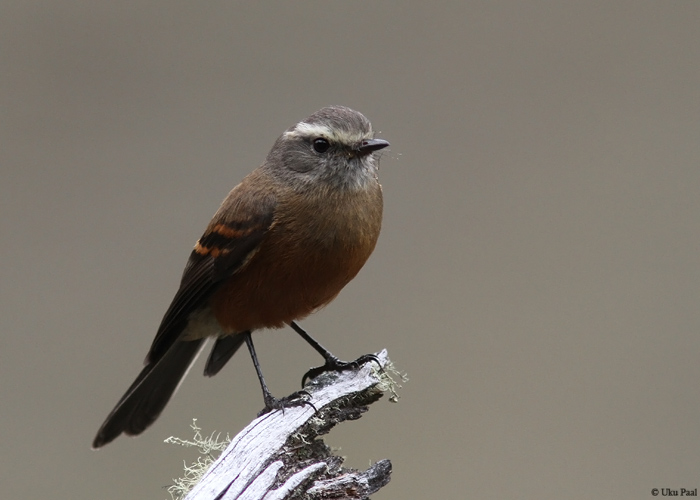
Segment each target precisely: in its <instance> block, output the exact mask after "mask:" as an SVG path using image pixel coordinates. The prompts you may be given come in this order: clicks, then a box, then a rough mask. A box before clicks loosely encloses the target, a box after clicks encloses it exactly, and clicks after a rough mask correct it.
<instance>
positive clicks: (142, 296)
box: [0, 0, 700, 500]
mask: <svg viewBox="0 0 700 500" xmlns="http://www.w3.org/2000/svg"><path fill="white" fill-rule="evenodd" d="M698 26H700V2H697V1H695V0H691V1H678V2H658V1H639V0H634V1H632V0H629V1H624V0H620V1H615V2H610V1H596V2H547V1H536V2H520V1H504V2H443V3H431V2H418V1H410V2H409V1H406V2H373V3H363V2H342V3H341V2H333V3H329V2H293V3H292V2H289V3H281V2H275V3H272V2H271V3H263V2H259V3H252V2H251V3H244V2H237V1H231V0H229V1H226V2H206V3H202V2H167V1H163V0H138V1H120V2H105V1H98V2H91V1H73V0H67V1H63V2H37V1H31V0H22V1H13V0H6V1H4V2H2V4H0V47H2V48H1V49H0V93H1V94H0V99H1V101H0V105H1V107H2V113H1V117H0V120H1V123H0V126H1V133H0V142H1V143H0V169H1V170H0V192H1V196H0V204H1V205H0V228H1V231H2V233H1V234H2V245H1V247H2V259H0V283H1V286H0V398H1V399H0V400H1V404H0V421H1V422H2V424H3V432H2V433H1V435H0V464H1V466H0V484H2V490H3V496H5V497H6V498H54V499H68V498H104V499H117V498H144V499H145V498H152V499H165V498H169V495H168V493H167V491H166V490H165V489H164V487H165V486H167V485H169V484H171V482H172V478H173V477H177V476H179V475H180V473H181V470H182V463H183V460H191V459H193V458H194V455H193V454H192V453H191V452H190V451H189V450H184V449H181V448H178V447H176V446H174V445H168V444H164V443H163V440H164V439H165V438H167V437H168V436H171V435H176V436H180V437H189V436H191V434H192V433H191V430H190V428H189V425H190V423H191V420H192V418H193V417H196V418H198V423H199V425H200V426H201V427H202V428H203V432H204V433H210V432H212V431H214V430H217V431H222V432H224V433H226V432H228V433H230V434H231V435H234V434H236V433H237V432H238V431H239V430H240V429H242V428H243V427H244V426H245V425H246V424H247V423H248V422H249V421H250V420H251V419H252V418H253V417H254V416H255V414H256V412H257V411H258V410H260V409H261V407H262V397H261V394H260V390H259V386H258V383H257V380H256V378H255V372H254V370H253V367H252V363H251V362H250V359H249V358H248V356H247V354H246V353H245V352H242V353H241V354H239V355H237V356H236V357H235V358H234V359H233V360H232V362H231V363H229V366H227V367H226V368H225V369H224V370H223V371H222V373H220V374H219V375H218V376H217V377H215V378H213V379H205V378H204V377H202V376H201V370H202V368H203V359H200V361H199V363H198V364H197V366H195V368H194V369H193V370H192V372H191V373H190V375H189V376H188V378H187V379H186V380H185V383H184V384H183V385H182V387H181V389H180V391H179V392H178V394H177V395H176V396H175V398H174V399H173V400H172V401H171V403H170V405H169V406H168V407H167V408H166V410H165V412H164V414H163V415H162V417H161V418H160V419H159V420H158V422H157V423H156V424H155V425H154V426H153V427H152V428H151V429H149V430H148V431H147V432H146V433H145V434H144V435H142V436H141V437H139V438H137V439H128V438H124V437H122V438H119V439H118V440H117V441H115V442H114V443H112V444H110V445H109V446H107V447H106V448H104V449H103V450H101V451H99V452H94V451H91V450H90V443H91V441H92V438H93V437H94V434H95V432H96V431H97V429H98V427H99V425H100V424H101V423H102V421H103V419H104V418H105V416H106V415H107V413H108V412H109V411H110V410H111V409H112V407H113V405H114V404H115V403H116V401H117V400H118V398H119V397H120V396H121V395H122V393H123V392H124V390H125V389H126V388H127V387H128V386H129V384H130V383H131V382H132V380H133V379H134V377H135V376H136V374H137V373H138V371H139V370H140V368H141V366H142V365H141V363H142V360H143V358H144V356H145V354H146V351H147V350H148V347H149V346H150V343H151V340H152V338H153V336H154V334H155V331H156V328H157V327H158V324H159V322H160V319H161V317H162V315H163V313H164V312H165V309H166V308H167V306H168V305H169V303H170V300H171V298H172V296H173V294H174V293H175V291H176V289H177V286H178V283H179V279H180V275H181V272H182V269H183V267H184V264H185V261H186V259H187V257H188V255H189V252H190V250H191V248H192V245H193V244H194V242H195V241H196V240H197V238H199V236H200V235H201V233H202V231H203V230H204V227H205V226H206V224H207V222H208V221H209V219H210V217H211V215H212V214H213V213H214V211H215V210H216V209H217V207H218V205H219V203H220V202H221V200H222V199H223V198H224V197H225V196H226V194H227V193H228V191H229V190H230V189H231V188H232V187H233V186H234V185H235V184H236V183H238V181H240V179H241V178H242V177H243V176H244V175H246V174H247V173H248V172H249V171H251V170H252V169H253V168H254V167H256V166H257V165H258V164H259V163H260V162H261V161H262V160H263V158H264V157H265V155H266V153H267V151H268V150H269V148H270V146H271V145H272V143H273V142H274V140H275V139H276V138H277V136H279V135H280V134H281V133H282V131H284V129H285V128H287V127H289V126H290V125H293V124H295V123H296V122H298V121H300V120H302V119H304V118H305V117H306V116H308V115H309V114H311V113H312V112H314V111H316V110H317V109H319V108H321V107H323V106H326V105H329V104H343V105H346V106H350V107H352V108H355V109H357V110H359V111H361V112H363V113H364V114H365V115H367V116H368V117H369V118H370V120H372V122H373V124H374V127H375V129H376V130H378V131H380V133H379V135H378V136H379V137H381V138H384V139H387V140H389V141H390V142H391V149H390V151H388V152H386V154H384V156H383V159H382V165H381V172H380V176H381V181H382V184H383V186H384V193H385V218H384V228H383V232H382V235H381V238H380V241H379V244H378V247H377V249H376V251H375V253H374V255H373V256H372V258H371V259H370V261H369V262H368V264H367V265H366V266H365V268H364V269H363V271H362V272H361V273H360V275H359V276H358V277H357V278H356V279H355V280H354V281H353V282H352V283H351V284H350V285H349V286H348V287H347V288H346V289H345V290H344V291H343V293H341V294H340V296H339V297H338V299H337V300H336V301H335V302H334V303H333V304H331V305H330V306H329V307H327V308H326V309H325V310H323V311H321V312H320V313H318V314H316V315H314V316H312V317H311V318H309V319H308V320H306V321H305V322H303V325H304V326H305V327H307V328H308V329H309V331H310V332H312V333H313V334H314V335H315V336H316V338H318V339H319V341H321V342H322V343H323V344H324V345H326V346H327V347H329V348H330V349H331V350H332V351H333V352H334V353H335V354H336V355H338V356H340V357H342V358H344V359H354V358H355V357H357V356H359V355H361V354H363V353H367V352H374V351H378V350H380V349H382V348H387V349H388V350H389V354H390V356H391V358H392V359H393V361H394V362H395V363H396V365H397V366H398V367H399V369H401V370H402V371H405V372H407V373H408V376H409V377H410V381H409V382H408V383H406V384H404V388H403V389H402V390H401V391H400V395H401V399H400V401H399V403H398V404H390V403H389V402H388V401H386V399H385V400H383V401H380V402H378V403H377V404H375V405H374V406H373V408H372V410H371V411H370V412H369V413H368V414H366V415H365V416H364V417H363V418H362V419H361V420H359V421H357V422H349V423H346V424H344V425H343V426H341V427H339V428H337V429H335V430H334V431H333V432H332V433H331V434H330V435H329V436H327V438H326V442H327V443H328V444H330V445H332V446H336V447H340V448H342V451H341V453H342V454H344V455H346V456H347V463H348V464H349V465H350V466H354V467H358V468H360V467H361V468H366V467H367V466H368V465H369V463H370V462H374V461H377V460H379V459H382V458H390V459H391V460H392V462H393V464H394V473H393V479H392V482H391V483H390V484H389V485H388V486H387V487H386V488H384V489H383V490H382V491H381V492H380V493H378V494H377V495H376V496H375V498H377V499H382V500H390V499H403V498H494V499H497V498H509V497H510V498H512V497H517V498H561V497H565V498H572V499H576V498H581V499H590V498H617V499H619V498H629V499H639V498H650V497H651V489H652V488H663V487H668V488H674V489H680V488H697V487H700V474H698V471H700V391H699V389H698V382H699V381H700V362H699V360H700V335H699V334H698V330H699V329H700V307H699V300H700V256H699V250H700V227H699V223H700V196H699V195H698V192H699V190H700V30H698ZM255 339H256V346H257V348H258V353H259V356H260V358H261V363H262V366H263V370H264V372H265V374H266V377H267V378H268V382H269V384H270V386H271V389H272V390H273V392H274V393H275V394H276V395H278V396H281V395H284V394H288V393H290V392H292V391H294V390H296V389H298V386H299V381H300V378H301V376H302V374H303V373H304V372H305V371H306V369H307V368H308V367H310V366H315V365H317V364H318V363H319V361H320V359H319V357H318V355H317V354H316V353H315V352H314V351H313V350H312V349H310V348H309V347H308V346H307V345H306V344H305V343H304V342H302V341H301V340H300V339H299V338H298V337H297V336H296V335H295V334H294V333H293V332H292V331H291V330H290V329H286V330H276V331H269V332H260V333H258V334H257V335H256V337H255Z"/></svg>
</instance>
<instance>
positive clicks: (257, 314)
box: [92, 106, 389, 448]
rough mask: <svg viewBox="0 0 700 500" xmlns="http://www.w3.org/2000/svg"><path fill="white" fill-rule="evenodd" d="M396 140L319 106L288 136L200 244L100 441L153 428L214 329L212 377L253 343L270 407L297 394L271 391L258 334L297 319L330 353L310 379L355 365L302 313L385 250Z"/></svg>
mask: <svg viewBox="0 0 700 500" xmlns="http://www.w3.org/2000/svg"><path fill="white" fill-rule="evenodd" d="M388 145H389V143H388V142H387V141H385V140H382V139H375V138H374V132H373V131H372V126H371V124H370V122H369V121H368V120H367V118H365V117H364V116H363V115H362V114H361V113H358V112H357V111H353V110H351V109H349V108H346V107H342V106H330V107H326V108H323V109H321V110H319V111H317V112H316V113H314V114H313V115H311V116H309V117H308V118H306V119H305V120H303V121H301V122H299V123H297V124H296V125H294V126H293V127H291V128H289V129H287V130H286V131H285V132H284V133H283V134H282V135H281V136H280V137H279V138H278V139H277V141H276V142H275V144H274V145H273V146H272V149H271V150H270V152H269V154H268V155H267V158H266V159H265V161H264V162H263V163H262V165H261V166H259V167H258V168H257V169H255V170H254V171H253V172H252V173H250V174H249V175H248V176H246V177H245V178H244V179H243V181H242V182H241V183H240V184H238V185H237V186H236V187H234V188H233V190H232V191H231V192H230V193H229V195H228V196H227V197H226V199H225V200H224V202H223V203H222V204H221V207H220V208H219V210H218V211H217V212H216V214H215V215H214V217H213V219H212V220H211V222H210V223H209V225H208V226H207V229H206V231H204V234H203V235H202V237H201V238H200V239H199V241H198V242H197V243H196V244H195V247H194V250H193V251H192V253H191V255H190V257H189V261H188V262H187V265H186V266H185V271H184V273H183V276H182V281H181V283H180V288H179V290H178V291H177V293H176V294H175V297H174V298H173V301H172V303H171V304H170V307H169V308H168V310H167V312H166V313H165V316H164V317H163V321H162V322H161V324H160V327H159V328H158V332H157V333H156V336H155V339H154V340H153V344H152V345H151V349H150V350H149V352H148V355H147V356H146V360H145V367H144V368H143V370H142V371H141V373H140V374H139V375H138V377H137V378H136V380H135V381H134V383H133V384H131V387H129V389H128V390H127V391H126V393H125V394H124V396H122V398H121V399H120V400H119V402H118V403H117V405H116V406H115V408H114V409H113V410H112V412H111V413H110V414H109V416H108V417H107V419H106V420H105V422H104V423H103V424H102V427H100V430H99V431H98V433H97V436H96V437H95V440H94V441H93V443H92V445H93V448H100V447H102V446H104V445H105V444H107V443H109V442H110V441H112V440H114V439H115V438H116V437H117V436H119V435H120V434H122V433H124V434H128V435H137V434H140V433H141V432H143V431H144V430H145V429H146V428H148V427H149V426H150V425H151V424H152V423H153V422H154V421H155V420H156V419H157V418H158V416H159V415H160V413H161V412H162V411H163V408H165V405H166V404H167V403H168V401H169V400H170V397H171V396H172V395H173V393H174V392H175V391H176V390H177V388H178V386H179V384H180V382H181V381H182V379H183V377H184V376H185V375H186V373H187V371H188V370H189V368H190V366H191V365H192V363H193V362H194V360H195V358H196V357H197V355H198V354H199V352H200V350H201V349H202V347H203V346H204V344H205V341H206V339H207V338H209V337H213V338H214V339H215V342H214V347H213V348H212V350H211V353H210V354H209V358H208V359H207V362H206V366H205V368H204V374H205V375H207V376H213V375H215V374H216V373H218V372H219V371H220V370H221V368H222V367H223V366H224V365H225V364H226V362H227V361H228V360H229V359H230V358H231V356H233V354H234V353H235V352H236V350H237V349H238V348H239V347H240V346H241V345H242V344H243V342H245V343H246V344H247V346H248V349H249V351H250V354H251V356H252V358H253V362H254V365H255V368H256V371H257V373H258V378H259V379H260V384H261V386H262V390H263V397H264V400H265V407H266V409H273V408H280V407H282V406H284V405H285V404H290V403H289V402H288V401H282V400H278V399H276V398H274V397H272V395H271V394H270V391H269V390H268V389H267V386H266V384H265V381H264V379H263V377H262V373H261V371H260V368H259V364H258V361H257V357H256V355H255V349H254V347H253V343H252V339H251V332H252V331H254V330H258V329H262V328H280V327H282V326H284V325H290V326H291V327H292V328H293V329H294V330H295V331H296V332H297V333H299V334H300V335H301V336H302V337H303V338H304V339H305V340H306V341H307V342H309V343H310V344H311V345H312V346H313V347H314V349H316V350H317V351H318V352H319V353H320V354H321V355H322V356H323V357H324V358H325V361H326V362H325V364H324V365H323V366H321V367H319V368H315V369H312V370H310V371H309V372H308V373H307V376H311V377H313V376H316V375H317V374H318V373H320V372H322V371H325V370H341V369H344V368H346V367H347V366H348V365H351V364H352V363H346V362H342V361H340V360H338V359H337V358H336V357H335V356H333V355H332V354H331V353H330V352H328V351H327V350H326V349H324V348H323V347H322V346H321V345H320V344H319V343H318V342H316V341H315V340H314V339H312V338H311V337H310V336H309V335H308V334H307V333H306V332H305V331H304V330H303V329H301V327H300V326H299V325H298V324H297V323H296V322H295V320H299V319H301V318H304V317H305V316H307V315H308V314H310V313H312V312H314V311H315V310H317V309H319V308H321V307H323V306H325V305H326V304H328V303H329V302H331V301H332V300H333V299H334V298H335V297H336V295H338V293H339V292H340V290H341V289H342V288H343V287H344V286H345V285H346V284H347V283H348V282H349V281H350V280H352V279H353V278H354V277H355V275H356V274H357V273H358V272H359V270H360V268H361V267H362V266H363V265H364V263H365V262H366V261H367V258H368V257H369V256H370V254H371V253H372V251H373V250H374V247H375V244H376V243H377V238H378V236H379V230H380V228H381V223H382V205H383V202H382V188H381V186H380V184H379V181H378V178H377V171H378V160H379V158H378V155H377V154H376V152H377V151H379V150H381V149H383V148H385V147H387V146H388ZM366 359H367V357H363V358H360V360H359V361H364V360H366ZM305 378H306V376H305ZM292 404H294V403H292Z"/></svg>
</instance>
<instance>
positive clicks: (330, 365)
mask: <svg viewBox="0 0 700 500" xmlns="http://www.w3.org/2000/svg"><path fill="white" fill-rule="evenodd" d="M289 326H291V327H292V329H293V330H294V331H295V332H297V333H298V334H299V335H300V336H301V338H303V339H304V340H306V342H308V343H309V345H310V346H311V347H313V348H314V349H315V350H316V352H318V353H319V354H320V355H321V356H323V359H325V360H326V362H325V363H324V364H323V365H322V366H317V367H316V368H311V369H310V370H309V371H307V372H306V373H305V374H304V376H303V377H302V379H301V386H302V387H304V386H305V385H306V381H307V380H311V379H314V378H316V377H318V376H319V375H320V374H321V373H324V372H328V371H335V372H342V371H344V370H354V369H356V368H358V367H359V366H360V365H363V364H365V363H367V362H369V361H374V362H375V363H377V365H379V369H380V370H381V368H382V366H381V364H380V363H379V359H377V356H375V355H374V354H364V355H362V356H360V357H359V358H357V359H356V360H355V361H341V360H340V359H338V358H337V357H335V356H333V354H331V352H330V351H329V350H328V349H326V348H325V347H323V346H322V345H321V344H319V343H318V342H317V341H316V340H315V339H314V338H313V337H311V335H309V334H308V333H306V330H304V329H303V328H302V327H300V326H299V325H298V324H297V322H296V321H292V322H291V323H289Z"/></svg>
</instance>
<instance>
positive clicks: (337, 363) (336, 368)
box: [301, 354, 382, 392]
mask: <svg viewBox="0 0 700 500" xmlns="http://www.w3.org/2000/svg"><path fill="white" fill-rule="evenodd" d="M370 361H374V362H375V363H377V365H378V366H379V369H380V370H381V369H382V364H381V363H380V362H379V358H377V356H375V355H374V354H364V355H362V356H360V357H359V358H357V359H356V360H355V361H341V360H339V359H338V358H336V357H335V356H329V357H328V358H326V362H325V363H324V364H323V365H322V366H317V367H316V368H311V369H310V370H309V371H308V372H306V373H305V374H304V376H303V377H302V379H301V386H302V387H304V386H305V385H306V382H307V381H308V380H313V379H314V378H316V377H318V376H319V375H320V374H322V373H325V372H331V371H332V372H342V371H346V370H356V369H357V368H359V367H360V366H361V365H364V364H365V363H369V362H370ZM302 392H303V391H302Z"/></svg>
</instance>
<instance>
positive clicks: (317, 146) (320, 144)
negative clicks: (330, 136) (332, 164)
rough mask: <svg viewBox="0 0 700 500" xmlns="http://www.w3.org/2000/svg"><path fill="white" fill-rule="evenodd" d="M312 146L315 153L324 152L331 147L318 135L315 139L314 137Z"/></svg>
mask: <svg viewBox="0 0 700 500" xmlns="http://www.w3.org/2000/svg"><path fill="white" fill-rule="evenodd" d="M313 146H314V151H316V152H317V153H325V152H326V151H328V149H329V148H330V147H331V143H330V142H328V141H327V140H326V139H324V138H322V137H319V138H317V139H314V142H313Z"/></svg>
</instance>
